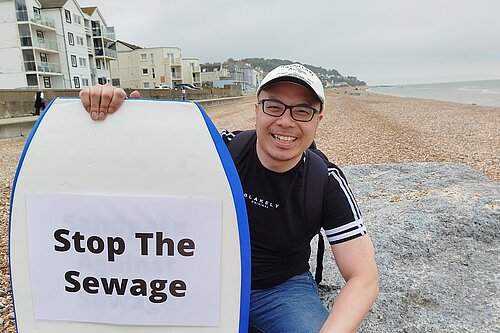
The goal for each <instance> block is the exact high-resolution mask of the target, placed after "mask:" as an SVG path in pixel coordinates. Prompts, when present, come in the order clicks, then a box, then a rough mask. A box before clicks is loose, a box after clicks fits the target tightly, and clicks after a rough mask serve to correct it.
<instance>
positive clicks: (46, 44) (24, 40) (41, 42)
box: [20, 36, 59, 51]
mask: <svg viewBox="0 0 500 333" xmlns="http://www.w3.org/2000/svg"><path fill="white" fill-rule="evenodd" d="M20 41H21V46H29V47H37V48H40V49H46V50H53V51H59V47H58V46H57V42H56V41H55V40H51V39H45V38H38V37H36V38H31V36H21V37H20Z"/></svg>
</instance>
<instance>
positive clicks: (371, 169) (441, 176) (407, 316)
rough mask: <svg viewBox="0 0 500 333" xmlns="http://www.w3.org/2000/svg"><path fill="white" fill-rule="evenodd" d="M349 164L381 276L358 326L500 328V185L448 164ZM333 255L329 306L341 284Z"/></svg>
mask: <svg viewBox="0 0 500 333" xmlns="http://www.w3.org/2000/svg"><path fill="white" fill-rule="evenodd" d="M344 171H345V173H346V175H347V178H348V180H349V183H350V186H351V188H352V190H353V192H354V194H355V196H356V198H357V201H358V203H359V205H360V207H361V210H362V212H363V215H364V220H365V224H366V226H367V228H368V232H369V234H370V236H371V238H372V241H373V243H374V246H375V250H376V258H377V263H378V268H379V274H380V295H379V297H378V299H377V301H376V303H375V304H374V306H373V308H372V310H371V311H370V313H369V314H368V315H367V318H366V319H365V321H364V322H363V324H362V326H361V327H360V329H359V332H499V331H500V293H499V283H500V275H499V270H498V267H499V258H500V257H499V253H500V247H499V245H500V244H499V234H500V184H499V183H497V182H494V181H491V180H488V179H487V178H486V177H485V176H484V175H483V174H482V173H480V172H479V171H476V170H474V169H471V168H469V167H466V166H464V165H459V164H451V163H414V164H392V165H388V164H384V165H358V166H350V167H347V168H345V169H344ZM315 243H316V240H313V245H312V248H313V252H314V249H315V248H316V245H315ZM329 252H330V251H327V254H326V255H325V262H324V264H325V266H326V268H325V273H324V281H323V284H324V288H322V291H321V293H322V298H323V299H324V301H325V303H327V304H329V305H331V304H332V302H333V300H334V298H335V296H336V295H337V294H338V290H339V289H340V288H341V287H342V285H343V283H344V282H343V279H342V277H341V276H340V274H339V272H338V270H337V268H336V265H335V263H334V260H333V258H332V256H331V255H330V253H329ZM311 266H313V267H312V268H313V269H314V266H315V260H312V261H311Z"/></svg>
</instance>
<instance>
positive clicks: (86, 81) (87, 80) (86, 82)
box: [82, 77, 89, 87]
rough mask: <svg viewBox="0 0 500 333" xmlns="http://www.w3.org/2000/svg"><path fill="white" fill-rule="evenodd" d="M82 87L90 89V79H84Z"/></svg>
mask: <svg viewBox="0 0 500 333" xmlns="http://www.w3.org/2000/svg"><path fill="white" fill-rule="evenodd" d="M82 86H84V87H88V86H89V79H84V78H83V77H82Z"/></svg>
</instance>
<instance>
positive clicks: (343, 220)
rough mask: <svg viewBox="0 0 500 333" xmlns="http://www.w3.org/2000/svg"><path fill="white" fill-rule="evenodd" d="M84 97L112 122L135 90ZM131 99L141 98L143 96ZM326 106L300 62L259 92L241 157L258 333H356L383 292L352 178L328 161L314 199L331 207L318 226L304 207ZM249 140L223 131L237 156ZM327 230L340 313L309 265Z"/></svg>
mask: <svg viewBox="0 0 500 333" xmlns="http://www.w3.org/2000/svg"><path fill="white" fill-rule="evenodd" d="M80 97H81V99H82V103H83V105H84V107H85V109H86V110H87V111H88V112H89V113H90V115H91V118H92V119H94V120H103V119H105V118H106V115H107V113H112V112H114V111H115V110H117V109H118V108H119V107H120V105H121V104H122V102H123V100H124V99H125V92H124V91H123V90H122V89H119V88H114V87H112V86H110V85H106V86H94V87H91V88H86V89H84V90H82V91H81V93H80ZM131 97H140V96H139V94H138V93H137V92H133V93H132V94H131ZM324 104H325V94H324V90H323V85H322V84H321V81H320V80H319V78H318V77H317V76H316V75H315V74H314V73H313V72H312V71H310V70H309V69H307V68H306V67H304V66H302V65H300V64H292V65H284V66H279V67H277V68H275V69H274V70H273V71H271V72H270V73H269V74H268V75H267V76H266V77H265V78H264V80H263V81H262V83H261V85H260V87H259V89H258V91H257V102H256V104H255V118H256V131H255V133H256V135H255V136H254V137H253V140H249V141H248V142H249V143H248V145H249V149H245V150H244V152H242V153H241V154H240V155H241V156H237V158H235V157H234V156H233V158H234V159H235V164H236V168H237V170H238V174H239V177H240V180H241V183H242V187H243V191H244V196H245V200H246V206H247V212H248V221H249V227H250V241H251V251H252V285H251V289H252V290H251V295H250V316H249V317H250V322H249V331H250V332H264V333H272V332H276V333H283V332H287V333H294V332H297V333H317V332H320V331H321V332H335V333H337V332H354V331H355V330H356V328H357V327H358V326H359V325H360V324H361V322H362V320H363V318H364V317H365V315H366V313H367V312H368V310H369V309H370V307H371V306H372V304H373V302H374V301H375V299H376V297H377V294H378V272H377V267H376V263H375V255H374V250H373V246H372V243H371V240H370V238H369V236H368V234H367V231H366V228H365V226H364V224H363V219H362V217H361V213H360V211H359V208H358V207H357V204H356V202H355V199H354V196H353V195H352V192H351V190H350V189H349V187H348V185H347V181H346V179H345V177H344V174H343V173H342V171H341V170H340V169H339V168H338V167H336V166H335V165H334V164H332V163H330V162H329V161H327V160H324V163H320V164H321V166H320V167H319V169H314V172H320V173H324V174H325V177H324V178H325V180H326V181H325V185H324V186H318V187H317V191H322V193H319V194H318V195H314V198H321V200H322V202H321V203H319V204H318V205H316V206H314V207H319V208H318V209H319V210H321V211H320V212H319V214H316V215H317V216H320V217H321V218H319V219H318V221H316V220H315V221H310V220H309V219H308V218H307V217H308V216H310V215H312V214H311V212H309V211H307V210H308V209H310V208H308V207H309V206H308V207H306V206H305V205H304V204H303V202H304V198H303V196H304V193H310V192H307V191H304V187H307V185H306V186H305V185H304V184H305V182H304V181H305V180H308V179H310V178H311V179H312V178H314V177H312V176H311V175H310V174H309V173H310V172H311V171H307V170H311V168H308V167H307V168H306V165H308V164H307V163H308V159H311V158H312V157H313V156H311V154H314V153H310V154H308V153H306V151H307V149H308V148H309V147H310V146H311V144H312V143H313V140H314V137H315V135H316V131H317V129H318V126H319V124H320V122H321V120H322V119H323V114H322V111H323V109H324ZM243 133H245V132H243ZM239 135H241V134H240V132H227V131H223V132H222V138H223V139H224V141H225V142H226V144H227V145H228V148H229V149H230V150H231V149H232V145H234V144H235V142H237V141H238V139H237V138H238V136H239ZM233 147H234V146H233ZM306 169H307V170H306ZM314 185H315V184H314ZM311 197H313V196H311ZM306 199H307V198H306ZM311 222H313V223H311ZM321 228H322V229H324V230H325V233H326V235H327V238H328V241H329V243H330V244H331V248H332V251H333V255H334V257H335V260H336V263H337V266H338V268H339V270H340V272H341V274H342V276H343V277H344V279H345V281H346V283H345V285H344V286H343V287H342V289H341V291H340V293H339V294H338V296H337V297H336V299H335V303H334V304H333V307H332V309H331V311H330V312H329V311H328V310H327V309H326V308H325V307H324V305H323V304H322V302H321V300H320V298H319V296H318V289H317V286H316V283H315V281H314V279H313V277H312V274H311V273H310V271H309V269H310V267H309V262H308V261H309V256H310V253H311V248H310V242H311V239H312V237H314V235H315V234H316V233H317V232H318V231H319V230H320V229H321Z"/></svg>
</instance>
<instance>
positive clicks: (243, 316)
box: [8, 97, 251, 333]
mask: <svg viewBox="0 0 500 333" xmlns="http://www.w3.org/2000/svg"><path fill="white" fill-rule="evenodd" d="M60 98H64V99H78V98H75V97H60ZM56 99H57V98H54V99H53V100H52V101H50V103H49V104H48V105H47V107H46V108H45V110H44V111H43V112H42V114H41V115H40V117H39V118H38V120H37V122H36V123H35V125H34V126H33V129H32V130H31V132H30V135H29V137H28V139H27V141H26V144H25V145H24V148H23V152H22V154H21V157H20V159H19V164H18V165H17V170H16V175H15V176H14V181H13V184H12V192H11V196H10V209H9V247H8V249H9V250H8V251H9V272H10V288H11V291H12V308H13V311H14V322H15V326H16V332H18V331H19V330H18V327H17V316H16V315H15V314H16V306H15V301H14V288H13V285H12V267H11V265H12V264H11V262H12V260H11V257H10V254H11V251H10V236H11V224H12V204H13V203H14V195H15V190H16V185H17V179H18V177H19V174H20V172H21V168H22V165H23V162H24V159H25V157H26V153H27V151H28V148H29V145H30V144H31V141H32V140H33V137H34V136H35V133H36V131H37V129H38V127H39V126H40V123H41V121H42V120H43V118H44V117H45V114H46V113H47V112H48V110H49V109H50V106H51V105H52V104H53V103H54V101H55V100H56ZM163 101H165V100H163ZM176 102H179V101H176ZM180 102H189V101H180ZM195 104H196V105H197V107H198V109H199V110H200V113H201V115H202V116H203V119H204V120H205V124H206V125H207V128H208V131H209V133H210V136H211V137H212V140H213V142H214V144H215V148H216V149H217V153H218V154H219V157H220V159H221V162H222V166H223V168H224V171H225V173H226V176H227V178H228V181H229V186H230V188H231V192H232V194H233V201H234V206H235V209H236V217H237V220H238V231H239V232H238V234H239V241H240V257H241V289H240V320H239V333H247V332H248V318H249V311H250V281H251V280H250V279H251V255H250V253H251V252H250V231H249V228H248V215H247V211H246V204H245V200H244V197H243V189H242V187H241V182H240V178H239V175H238V172H237V171H236V167H235V166H234V163H233V159H232V158H231V155H230V154H229V151H228V150H227V147H226V144H225V143H224V141H222V138H221V136H220V134H219V132H218V130H217V128H216V127H215V125H214V124H213V122H212V120H210V118H209V117H208V115H207V114H206V112H205V110H203V108H202V107H201V106H200V105H199V104H198V103H195Z"/></svg>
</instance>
